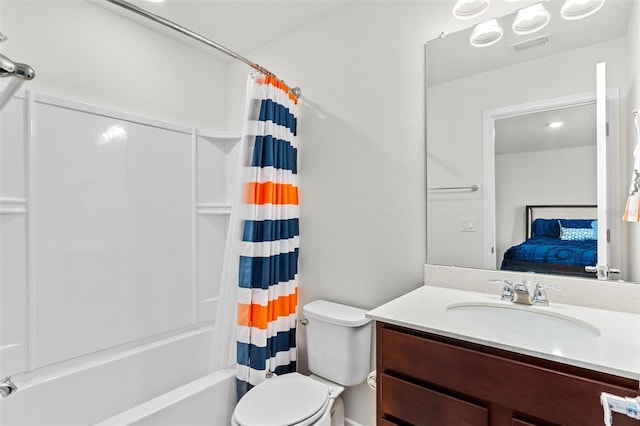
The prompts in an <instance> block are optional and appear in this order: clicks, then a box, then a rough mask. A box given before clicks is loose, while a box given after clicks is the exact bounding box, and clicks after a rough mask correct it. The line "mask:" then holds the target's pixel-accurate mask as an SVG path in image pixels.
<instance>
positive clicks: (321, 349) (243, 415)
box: [231, 300, 371, 426]
mask: <svg viewBox="0 0 640 426" xmlns="http://www.w3.org/2000/svg"><path fill="white" fill-rule="evenodd" d="M365 312H366V311H365V310H364V309H359V308H354V307H352V306H346V305H342V304H338V303H333V302H328V301H326V300H316V301H314V302H311V303H308V304H306V305H304V306H303V313H304V316H305V317H306V321H304V322H303V324H304V325H305V328H306V337H307V339H306V342H307V345H306V348H307V359H308V362H309V370H310V371H311V373H313V374H311V375H310V376H304V375H302V374H300V373H289V374H283V375H281V376H277V377H272V378H269V379H266V380H264V381H263V382H261V383H259V384H258V385H256V386H255V387H253V388H252V389H251V390H250V391H248V392H247V393H246V394H245V395H244V396H243V397H242V399H240V401H239V402H238V404H237V405H236V408H235V410H234V412H233V416H232V419H231V425H232V426H344V422H345V419H344V404H343V402H342V399H341V398H340V394H341V393H342V392H343V391H344V389H345V388H344V386H353V385H357V384H359V383H362V382H363V381H364V380H365V379H366V377H367V374H368V372H369V369H368V367H369V360H370V355H371V320H369V319H368V318H366V317H365Z"/></svg>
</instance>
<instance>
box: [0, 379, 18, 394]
mask: <svg viewBox="0 0 640 426" xmlns="http://www.w3.org/2000/svg"><path fill="white" fill-rule="evenodd" d="M17 390H18V387H17V386H16V385H15V383H13V382H12V381H11V377H9V376H7V377H5V378H4V380H3V381H2V382H0V396H2V397H3V398H6V397H8V396H9V395H11V394H12V393H14V392H15V391H17Z"/></svg>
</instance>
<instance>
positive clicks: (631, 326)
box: [367, 285, 640, 380]
mask: <svg viewBox="0 0 640 426" xmlns="http://www.w3.org/2000/svg"><path fill="white" fill-rule="evenodd" d="M549 293H551V294H550V295H549V298H550V300H551V301H550V306H546V307H543V306H527V307H526V309H531V310H536V311H544V312H549V313H552V314H555V315H559V316H566V317H571V318H572V319H575V320H577V321H582V322H585V323H588V324H591V325H592V326H594V327H596V328H597V329H598V330H599V331H600V335H599V336H597V337H588V338H571V337H570V338H563V339H558V338H552V337H545V336H543V335H538V334H535V335H532V334H527V333H524V332H522V331H520V330H519V329H518V324H517V323H515V322H508V323H504V322H501V323H496V324H495V326H492V327H487V326H484V325H481V324H477V323H474V322H473V321H469V320H467V319H460V318H456V317H454V316H452V315H450V314H449V313H448V312H447V307H450V306H451V305H453V304H459V303H472V302H475V303H486V304H505V305H507V306H513V305H514V304H513V303H512V302H508V301H502V300H501V299H500V291H498V292H496V293H495V294H488V293H480V292H473V291H465V290H458V289H453V288H443V287H433V286H428V285H425V286H423V287H420V288H418V289H416V290H414V291H412V292H410V293H407V294H406V295H404V296H401V297H399V298H397V299H395V300H392V301H391V302H389V303H386V304H384V305H382V306H380V307H378V308H376V309H374V310H372V311H370V312H368V313H367V316H368V317H369V318H372V319H375V320H377V321H382V322H385V323H390V324H395V325H399V326H402V327H407V328H411V329H415V330H419V331H424V332H427V333H432V334H436V335H440V336H445V337H451V338H454V339H459V340H462V341H466V342H471V343H477V344H481V345H485V346H490V347H494V348H498V349H504V350H508V351H511V352H516V353H520V354H524V355H530V356H534V357H538V358H543V359H547V360H551V361H556V362H560V363H564V364H568V365H573V366H577V367H582V368H587V369H590V370H594V371H600V372H603V373H607V374H612V375H616V376H620V377H625V378H630V379H633V380H636V379H638V377H639V376H640V341H638V338H637V336H638V335H640V316H638V314H637V313H629V312H619V311H612V310H605V309H596V308H587V307H581V306H575V305H567V304H560V303H556V302H555V301H554V296H555V295H556V294H555V293H554V292H549ZM518 306H521V305H518Z"/></svg>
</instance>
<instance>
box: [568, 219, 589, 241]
mask: <svg viewBox="0 0 640 426" xmlns="http://www.w3.org/2000/svg"><path fill="white" fill-rule="evenodd" d="M558 225H559V226H560V239H561V240H564V241H587V240H597V239H598V222H597V221H595V220H582V219H574V220H572V221H570V220H564V221H560V220H558ZM565 225H573V226H565ZM578 226H582V227H578ZM586 226H588V228H587V227H586Z"/></svg>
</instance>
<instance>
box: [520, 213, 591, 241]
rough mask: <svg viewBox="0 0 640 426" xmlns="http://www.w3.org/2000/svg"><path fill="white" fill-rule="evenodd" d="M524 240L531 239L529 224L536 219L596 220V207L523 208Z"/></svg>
mask: <svg viewBox="0 0 640 426" xmlns="http://www.w3.org/2000/svg"><path fill="white" fill-rule="evenodd" d="M525 212H526V235H525V237H526V238H531V224H532V223H533V221H534V220H536V219H597V218H598V206H596V205H540V206H532V205H529V206H525Z"/></svg>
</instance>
